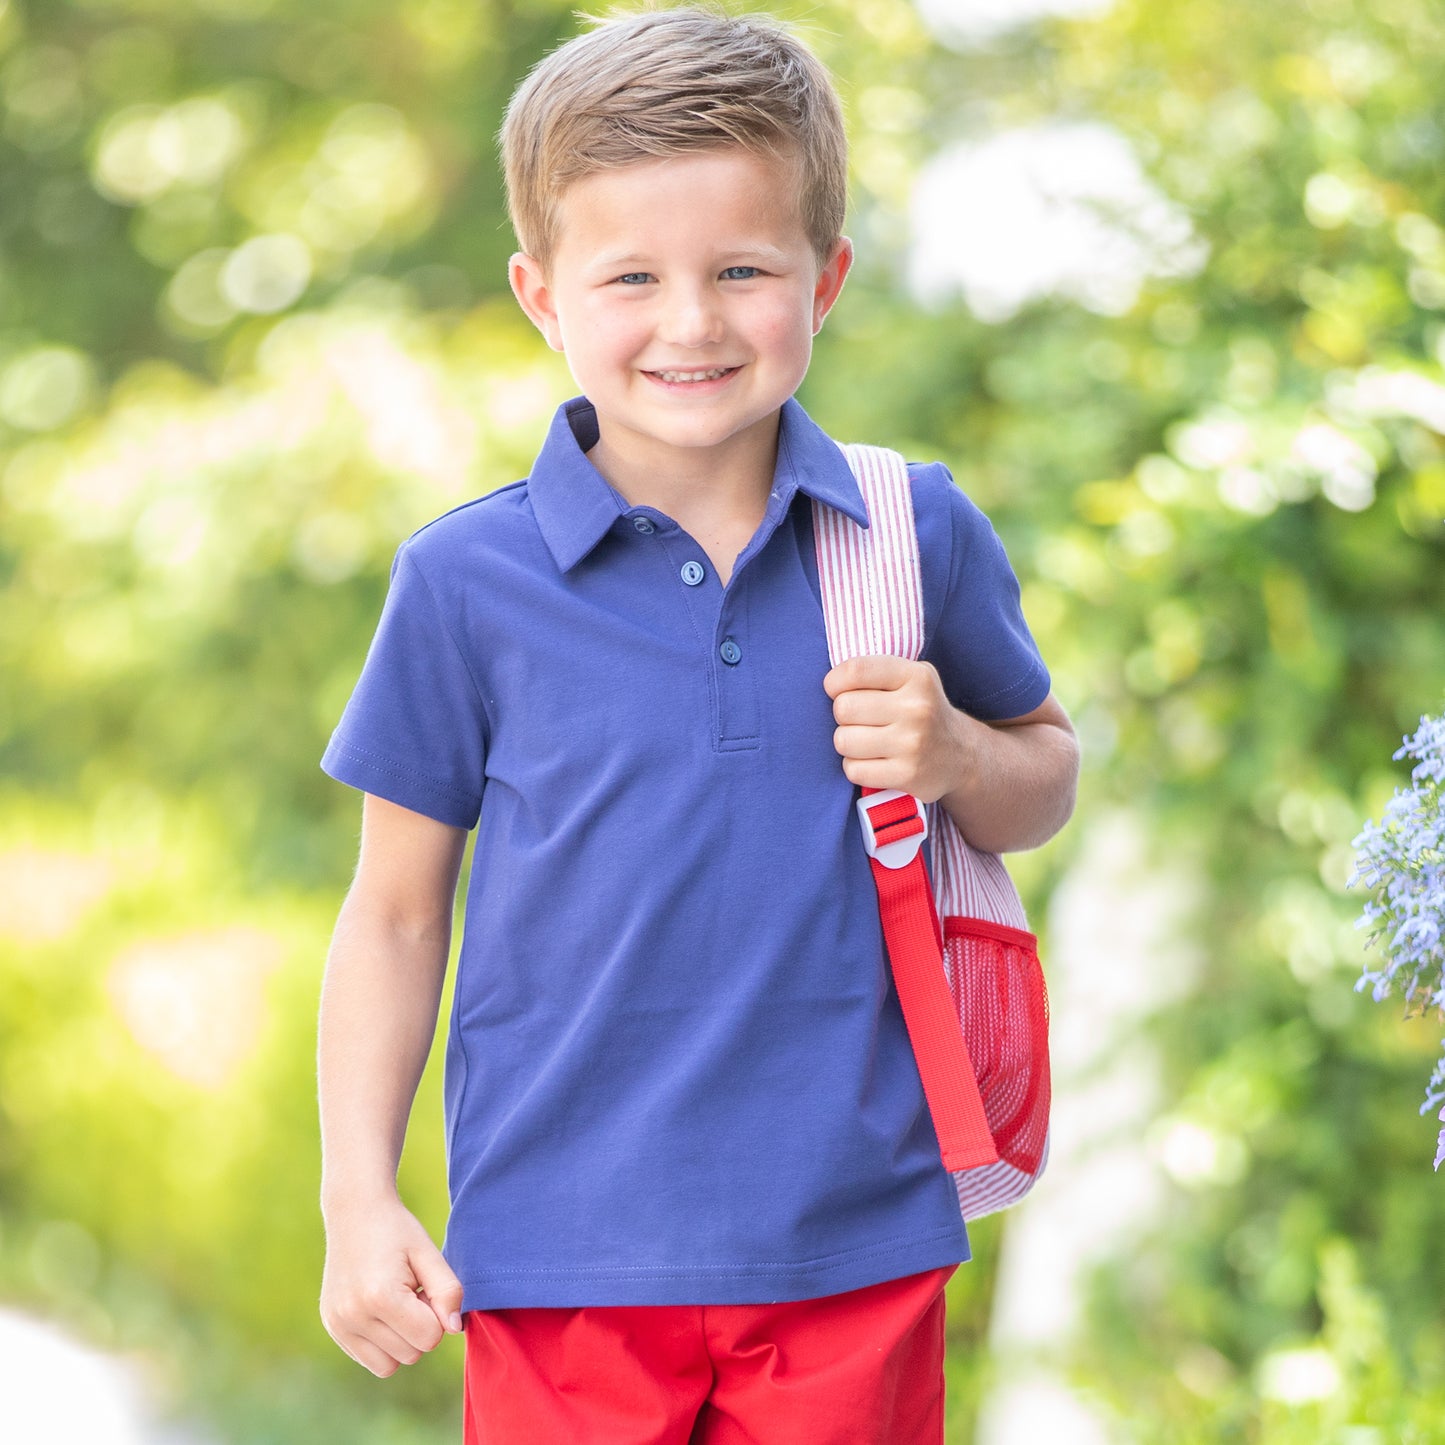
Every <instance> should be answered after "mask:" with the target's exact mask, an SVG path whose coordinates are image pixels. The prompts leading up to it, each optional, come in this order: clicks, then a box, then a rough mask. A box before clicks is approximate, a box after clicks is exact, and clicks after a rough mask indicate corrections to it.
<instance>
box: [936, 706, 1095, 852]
mask: <svg viewBox="0 0 1445 1445" xmlns="http://www.w3.org/2000/svg"><path fill="white" fill-rule="evenodd" d="M956 725H957V730H958V742H959V746H958V750H957V758H958V770H959V782H958V784H957V785H956V786H955V787H953V788H952V789H951V790H949V791H948V792H946V793H944V794H943V795H942V796H941V797H940V798H939V802H940V803H942V804H943V806H944V807H945V808H946V809H947V810H948V814H949V816H950V817H951V818H952V819H953V821H954V822H955V823H957V824H958V827H959V831H960V832H961V833H962V834H963V836H964V837H965V838H966V839H967V840H968V841H969V842H970V843H971V844H972V845H973V846H974V847H975V848H979V849H982V850H983V851H984V852H986V853H1008V852H1017V851H1019V850H1021V849H1025V848H1037V847H1038V846H1039V845H1040V844H1042V843H1046V842H1048V840H1049V839H1050V838H1052V837H1053V836H1054V834H1055V833H1057V832H1058V831H1059V829H1060V828H1062V827H1063V826H1064V824H1065V823H1067V822H1068V820H1069V816H1070V814H1072V812H1073V811H1074V797H1075V793H1076V790H1077V785H1078V777H1079V745H1078V743H1077V741H1076V740H1075V738H1074V735H1073V733H1072V732H1071V731H1069V730H1067V729H1066V728H1062V727H1057V726H1055V725H1054V724H1052V723H1023V724H1019V725H1017V726H1013V727H990V726H989V725H988V724H987V723H981V722H979V721H978V720H977V719H975V718H972V717H969V716H968V714H966V713H963V712H957V713H956Z"/></svg>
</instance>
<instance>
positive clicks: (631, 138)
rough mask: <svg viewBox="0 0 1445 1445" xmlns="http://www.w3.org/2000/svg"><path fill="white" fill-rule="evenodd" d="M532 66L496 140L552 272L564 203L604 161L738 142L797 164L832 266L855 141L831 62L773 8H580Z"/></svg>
mask: <svg viewBox="0 0 1445 1445" xmlns="http://www.w3.org/2000/svg"><path fill="white" fill-rule="evenodd" d="M581 18H583V19H586V20H591V21H593V22H594V25H595V28H594V29H592V30H589V31H586V32H584V33H583V34H581V35H578V36H576V37H574V38H573V39H571V40H569V41H567V42H566V43H565V44H563V45H561V46H559V47H558V48H557V49H556V50H553V51H552V52H551V53H550V54H549V55H547V56H545V57H544V58H543V59H542V60H540V61H538V63H537V64H536V65H535V66H533V68H532V69H531V71H529V72H528V74H527V76H526V78H525V79H524V80H523V81H522V83H521V84H520V85H519V86H518V87H517V89H516V91H515V92H514V93H513V95H512V98H511V101H510V102H509V103H508V105H507V113H506V116H505V118H504V119H503V122H502V128H501V132H500V134H499V136H498V140H499V143H500V146H501V152H502V169H503V174H504V176H505V178H506V186H507V212H508V214H509V215H510V217H511V220H512V229H513V230H514V231H515V232H516V234H517V241H518V244H519V245H520V246H521V248H522V250H523V251H524V252H526V253H527V254H528V255H530V256H534V257H536V258H537V260H538V261H539V262H541V264H542V267H543V269H544V271H545V270H549V269H550V266H551V261H552V257H553V255H554V254H555V251H556V246H557V239H558V237H557V230H558V202H559V200H560V199H561V197H562V194H563V192H564V191H565V190H566V189H567V187H568V186H570V185H571V184H572V183H573V182H574V181H578V180H581V179H582V178H583V177H584V176H588V175H591V174H593V173H594V172H596V171H601V170H608V169H611V168H613V167H617V166H625V165H629V164H632V163H635V162H637V161H643V160H649V159H656V158H659V157H663V156H677V155H686V154H688V153H690V152H695V151H701V150H715V149H718V148H721V147H724V146H729V145H738V146H743V147H745V148H747V149H748V150H751V151H753V152H754V153H756V154H761V155H767V156H772V157H775V158H777V159H779V160H780V161H784V162H785V163H787V164H789V165H791V166H792V167H793V168H794V173H795V175H796V179H797V191H798V204H799V212H800V216H801V219H802V223H803V228H804V230H805V231H806V232H807V235H808V239H809V241H810V242H811V244H812V247H813V251H814V253H815V255H816V256H817V257H818V261H819V264H820V265H821V264H822V263H823V262H824V261H826V260H827V259H828V257H829V255H830V254H831V252H832V250H833V247H834V245H835V244H836V242H837V240H838V238H839V236H841V235H842V233H843V218H844V212H845V211H846V209H847V203H848V143H847V138H846V136H845V134H844V130H843V112H842V107H841V105H840V104H839V101H838V96H837V92H836V91H835V90H834V89H833V84H832V81H831V80H830V78H829V76H828V72H827V70H826V69H825V68H824V67H823V64H822V62H821V61H820V60H819V59H818V58H817V57H816V56H815V55H814V54H813V53H812V51H811V50H809V49H808V47H807V46H806V45H804V44H803V43H802V41H800V40H797V39H795V38H794V37H793V36H792V35H791V34H790V33H789V32H788V31H787V30H785V29H784V28H783V26H782V24H781V23H780V22H779V21H777V20H775V19H773V18H772V17H771V16H767V15H757V14H753V15H738V16H735V15H730V14H728V13H727V11H725V10H724V9H722V8H721V7H720V6H716V5H711V4H700V5H687V6H681V7H677V8H666V9H648V10H642V11H631V12H628V11H621V12H619V11H614V12H612V13H611V14H609V15H607V16H605V17H601V18H598V17H595V16H590V15H589V16H582V17H581Z"/></svg>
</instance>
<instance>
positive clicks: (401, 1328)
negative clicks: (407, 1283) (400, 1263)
mask: <svg viewBox="0 0 1445 1445" xmlns="http://www.w3.org/2000/svg"><path fill="white" fill-rule="evenodd" d="M377 1318H378V1319H379V1320H380V1321H381V1323H382V1324H384V1325H386V1326H387V1327H388V1328H390V1329H391V1330H393V1331H395V1333H396V1335H397V1336H398V1337H399V1338H400V1339H401V1340H402V1341H403V1342H404V1343H405V1344H407V1345H409V1346H410V1347H412V1348H413V1349H417V1350H422V1351H426V1350H434V1349H436V1347H437V1345H438V1343H440V1341H441V1338H442V1336H443V1335H444V1334H445V1333H446V1323H445V1321H444V1320H443V1319H440V1318H438V1316H437V1312H436V1311H435V1310H434V1309H433V1308H432V1307H431V1304H430V1303H429V1302H428V1301H427V1300H425V1299H422V1298H421V1297H420V1296H419V1295H417V1294H416V1293H415V1291H413V1290H410V1289H408V1290H405V1291H404V1292H403V1293H402V1294H401V1295H399V1296H398V1297H397V1299H396V1300H395V1302H394V1303H392V1304H391V1305H390V1307H389V1308H388V1309H387V1310H386V1311H385V1312H384V1313H382V1314H380V1315H378V1316H377Z"/></svg>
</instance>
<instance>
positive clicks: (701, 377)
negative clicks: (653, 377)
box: [657, 366, 732, 381]
mask: <svg viewBox="0 0 1445 1445" xmlns="http://www.w3.org/2000/svg"><path fill="white" fill-rule="evenodd" d="M731 370H732V368H731V367H730V366H719V367H717V368H715V369H714V370H712V371H659V372H658V373H657V374H658V375H659V376H660V377H661V378H662V379H663V380H664V381H714V380H716V378H718V377H719V376H726V375H727V373H728V372H729V371H731Z"/></svg>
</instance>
